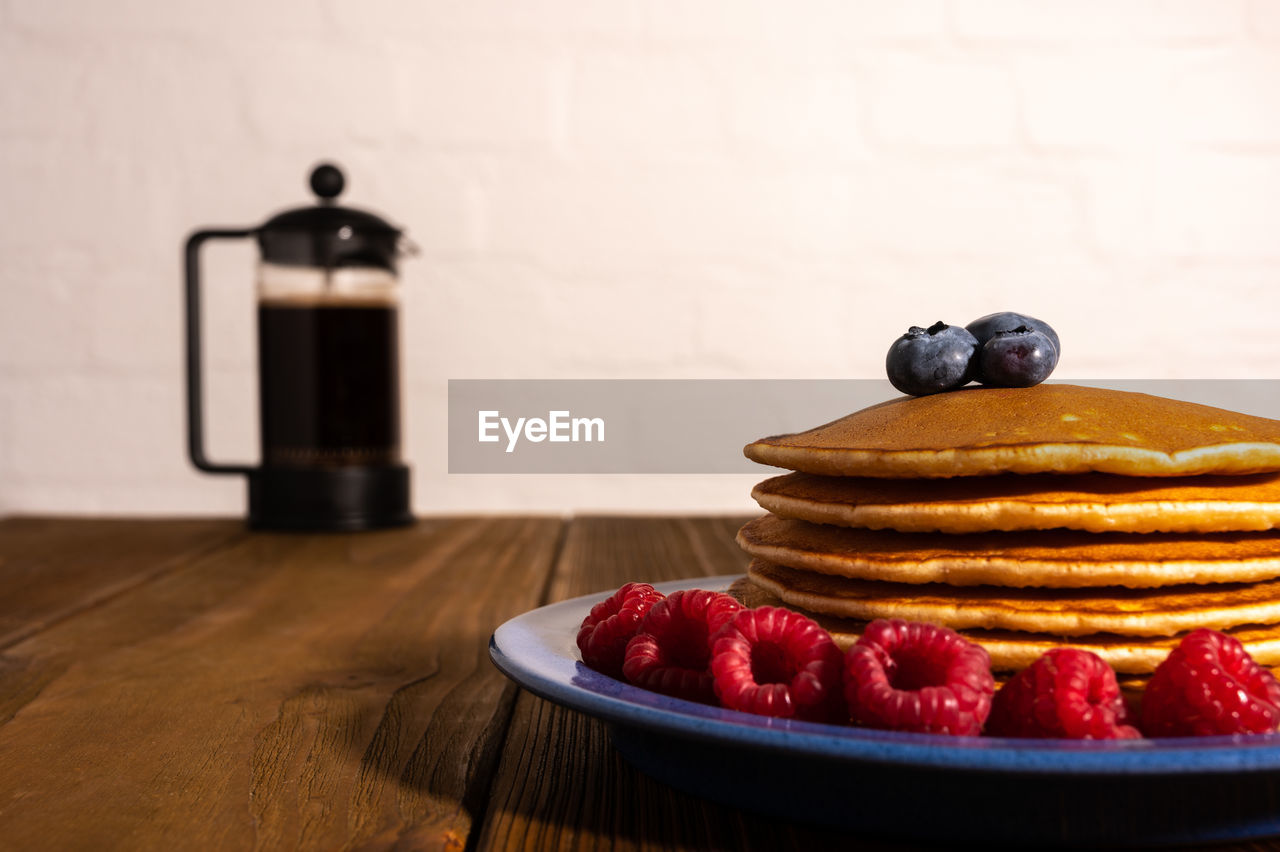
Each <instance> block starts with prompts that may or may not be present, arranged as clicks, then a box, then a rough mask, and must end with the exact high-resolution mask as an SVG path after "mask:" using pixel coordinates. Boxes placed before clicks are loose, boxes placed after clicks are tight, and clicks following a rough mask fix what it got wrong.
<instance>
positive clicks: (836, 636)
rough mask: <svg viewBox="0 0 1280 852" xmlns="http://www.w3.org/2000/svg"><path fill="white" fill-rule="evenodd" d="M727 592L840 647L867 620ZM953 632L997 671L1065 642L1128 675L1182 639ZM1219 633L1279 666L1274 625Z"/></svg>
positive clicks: (746, 587) (751, 590) (747, 584)
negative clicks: (803, 623)
mask: <svg viewBox="0 0 1280 852" xmlns="http://www.w3.org/2000/svg"><path fill="white" fill-rule="evenodd" d="M729 593H730V594H732V595H734V597H736V598H737V599H738V600H740V601H741V602H742V603H743V605H744V606H749V607H757V606H782V607H786V608H787V609H792V610H795V611H796V612H799V613H801V614H803V615H806V616H808V617H810V618H812V619H813V620H814V621H816V622H818V624H820V625H822V627H823V629H825V630H826V631H827V632H828V633H830V634H831V638H832V639H833V640H835V643H836V644H837V645H839V646H840V649H841V650H847V649H848V648H849V646H850V645H852V644H853V643H854V642H856V641H857V640H858V637H859V636H860V635H862V631H863V629H864V628H865V627H866V624H867V622H865V621H860V620H857V619H850V618H838V617H834V616H829V615H823V614H821V613H815V612H810V611H808V610H805V609H803V608H802V607H797V606H792V605H790V604H787V603H784V602H783V601H782V600H781V599H780V598H778V597H777V596H776V595H773V594H771V593H769V592H768V591H766V590H765V589H762V588H760V587H759V586H757V585H755V584H754V583H752V582H751V581H750V580H749V579H747V578H745V577H744V578H741V579H739V580H736V581H735V582H734V583H733V585H732V586H731V587H730V588H729ZM958 632H959V633H960V634H961V635H962V636H964V637H965V638H966V639H968V640H970V641H971V642H975V643H977V644H979V645H981V646H982V647H984V648H986V650H987V653H988V654H989V655H990V656H991V668H992V669H993V670H995V671H997V672H1017V671H1021V670H1022V669H1024V668H1026V667H1027V666H1029V665H1031V664H1032V663H1034V662H1035V661H1036V659H1037V658H1038V657H1040V655H1042V654H1044V653H1045V652H1046V651H1049V650H1050V649H1053V648H1062V647H1068V646H1069V647H1072V648H1082V649H1084V650H1086V651H1092V652H1093V653H1095V654H1097V655H1098V656H1099V657H1102V659H1104V660H1106V661H1107V663H1108V664H1110V666H1111V667H1112V668H1113V669H1115V670H1116V673H1117V674H1119V675H1127V676H1130V677H1131V678H1132V676H1140V675H1146V674H1150V673H1151V672H1153V671H1155V668H1156V666H1158V665H1159V664H1160V663H1161V662H1163V661H1164V658H1165V657H1167V656H1168V655H1169V651H1171V650H1172V649H1173V648H1174V647H1175V646H1176V645H1177V644H1178V642H1180V641H1181V640H1182V635H1177V636H1162V637H1152V638H1144V637H1127V636H1111V635H1105V634H1103V635H1093V636H1077V637H1073V638H1072V639H1071V640H1069V641H1063V640H1062V639H1059V638H1057V637H1053V636H1042V635H1038V634H1035V633H1015V632H1012V631H1005V630H960V631H958ZM1224 632H1226V633H1227V634H1228V635H1230V636H1234V637H1235V638H1236V639H1239V640H1240V642H1241V643H1243V644H1244V646H1245V650H1247V651H1248V652H1249V653H1250V654H1251V655H1252V656H1253V658H1254V659H1255V660H1257V661H1258V662H1259V663H1261V664H1262V665H1264V666H1276V665H1280V625H1247V626H1242V627H1234V628H1231V629H1229V630H1226V631H1224ZM1130 682H1132V681H1130Z"/></svg>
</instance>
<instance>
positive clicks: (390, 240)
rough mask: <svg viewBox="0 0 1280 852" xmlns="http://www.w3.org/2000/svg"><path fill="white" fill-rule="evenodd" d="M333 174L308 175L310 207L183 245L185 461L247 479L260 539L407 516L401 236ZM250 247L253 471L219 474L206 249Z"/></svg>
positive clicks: (208, 232) (325, 168) (381, 523)
mask: <svg viewBox="0 0 1280 852" xmlns="http://www.w3.org/2000/svg"><path fill="white" fill-rule="evenodd" d="M345 183H346V181H345V178H344V176H343V174H342V171H341V170H340V169H339V168H338V167H337V166H334V165H331V164H328V163H323V164H321V165H319V166H317V167H316V168H315V169H314V170H313V171H312V172H311V177H310V185H311V189H312V191H313V192H314V193H315V195H316V203H315V204H314V205H311V206H307V207H299V208H296V209H291V210H286V211H284V212H281V213H278V214H277V215H275V216H273V217H271V218H270V219H268V220H267V221H266V222H264V223H263V224H261V225H258V226H255V227H246V228H208V229H202V230H199V231H196V232H195V233H193V234H192V235H191V236H190V237H189V238H188V239H187V243H186V264H185V266H186V324H187V411H188V418H187V436H188V452H189V455H190V457H191V461H192V463H193V464H194V465H195V466H196V467H197V468H199V469H200V470H202V471H205V472H207V473H214V474H243V475H245V476H246V477H247V478H248V490H249V495H248V504H249V505H248V522H249V526H250V527H252V528H255V529H291V530H358V529H374V528H379V527H390V526H399V525H403V524H408V523H411V522H412V520H413V516H412V512H411V509H410V505H411V502H410V485H409V468H408V467H407V466H406V465H405V464H404V463H403V461H402V459H401V455H400V352H399V337H400V330H399V327H400V319H399V293H400V288H399V281H398V278H397V274H396V266H397V262H398V260H399V258H400V257H401V256H403V254H404V253H405V252H404V246H405V245H406V243H405V241H404V239H403V232H402V231H401V230H400V229H399V228H396V227H395V226H393V225H391V224H390V223H388V222H387V221H386V220H385V219H383V218H382V217H380V216H377V215H375V214H373V213H369V212H366V211H363V210H358V209H355V208H351V207H344V206H340V205H339V204H338V203H337V198H338V196H339V195H340V194H341V193H342V190H343V188H344V186H345ZM232 239H253V240H255V241H256V242H257V246H258V263H257V270H256V288H257V331H258V334H257V338H258V395H259V403H260V405H259V412H260V416H261V423H260V436H261V463H260V464H259V465H257V466H251V465H246V464H220V463H217V462H213V461H211V460H210V459H209V458H208V457H207V456H206V454H205V450H204V428H203V388H202V379H201V365H200V362H201V342H200V252H201V248H202V247H203V246H204V244H205V243H206V242H207V241H209V240H232Z"/></svg>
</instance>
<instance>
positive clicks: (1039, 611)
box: [747, 559, 1280, 636]
mask: <svg viewBox="0 0 1280 852" xmlns="http://www.w3.org/2000/svg"><path fill="white" fill-rule="evenodd" d="M747 576H748V577H750V578H751V581H752V582H753V583H755V584H756V585H757V586H760V587H761V588H763V589H766V590H767V591H769V592H772V593H773V594H775V595H777V596H778V597H779V598H781V599H782V600H784V601H786V602H787V603H788V604H794V605H795V606H799V607H804V608H805V609H808V610H812V611H814V612H821V613H825V614H826V615H836V616H839V617H841V618H858V619H863V620H866V621H870V620H873V619H877V618H901V619H903V620H905V621H927V622H929V623H931V624H941V625H943V626H945V627H951V628H953V629H956V630H960V629H966V628H970V629H973V628H977V629H984V630H1018V631H1024V632H1028V633H1047V634H1050V635H1053V636H1085V635H1088V634H1090V633H1115V634H1118V635H1121V636H1172V635H1174V634H1175V633H1181V632H1184V631H1187V630H1194V629H1196V628H1197V627H1208V628H1211V629H1213V630H1223V629H1226V628H1228V627H1238V626H1240V625H1243V624H1274V623H1276V622H1280V580H1270V581H1266V582H1262V583H1222V584H1217V585H1213V586H1168V587H1166V588H1161V589H1154V590H1152V589H1118V588H1102V589H1052V590H1045V589H1008V588H1002V587H1000V586H969V587H967V588H962V589H957V588H955V587H953V586H945V585H941V584H938V583H930V584H927V585H908V584H906V583H876V582H871V581H868V580H850V579H848V578H847V577H831V576H828V575H825V574H814V573H812V572H810V571H799V570H796V569H795V568H787V567H785V566H782V565H774V564H773V563H771V562H765V561H764V560H761V559H756V560H754V561H752V563H751V565H750V566H749V567H748V568H747Z"/></svg>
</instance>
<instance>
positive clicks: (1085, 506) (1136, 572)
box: [734, 384, 1280, 676]
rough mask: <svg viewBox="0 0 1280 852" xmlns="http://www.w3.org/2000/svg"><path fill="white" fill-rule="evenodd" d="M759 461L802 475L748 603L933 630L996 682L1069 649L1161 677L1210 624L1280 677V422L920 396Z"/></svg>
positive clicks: (848, 631)
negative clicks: (953, 635)
mask: <svg viewBox="0 0 1280 852" xmlns="http://www.w3.org/2000/svg"><path fill="white" fill-rule="evenodd" d="M746 455H747V456H748V457H749V458H751V459H753V460H755V461H758V462H762V463H764V464H769V465H775V466H777V467H783V468H788V469H790V470H793V471H796V472H795V473H791V474H788V475H785V476H779V477H775V478H773V479H769V480H766V481H764V482H762V483H760V484H759V485H757V486H756V488H755V489H754V490H753V491H752V496H753V497H754V498H755V499H756V500H757V502H759V503H760V505H761V506H762V507H763V508H764V509H766V510H768V511H769V512H770V514H768V515H765V516H764V517H762V518H758V519H756V520H754V521H751V522H750V523H748V524H747V525H746V526H744V527H743V528H742V530H741V531H740V532H739V534H738V543H739V544H740V545H741V546H742V548H743V549H744V550H746V551H747V552H748V553H749V554H750V555H751V556H752V557H754V560H753V561H752V563H751V566H750V568H749V569H748V574H747V578H746V579H745V580H744V581H740V582H739V583H738V584H736V586H735V589H734V591H735V592H736V593H737V594H738V595H739V596H740V597H741V598H742V599H743V600H744V602H745V603H747V604H748V605H752V606H758V605H760V604H765V603H772V604H775V605H776V604H779V603H780V604H782V605H785V606H788V607H790V608H792V609H798V610H801V611H803V612H805V613H806V614H808V615H810V616H812V617H814V618H816V619H817V620H818V621H819V622H820V623H822V624H823V626H825V627H826V628H827V629H828V630H829V631H831V633H832V635H833V637H834V638H835V639H836V641H837V643H839V644H840V645H841V646H842V647H847V646H848V645H850V644H851V643H853V642H854V641H855V640H856V639H857V636H858V634H859V633H860V631H861V629H862V626H863V625H864V624H865V623H866V622H867V621H870V620H872V619H876V618H904V619H908V620H913V621H928V622H932V623H935V624H941V625H944V626H947V627H951V628H954V629H956V630H958V631H959V632H960V633H961V634H963V635H965V636H967V637H968V638H970V639H971V640H972V641H974V642H977V643H978V644H980V645H982V646H984V647H985V648H986V649H987V651H988V652H989V653H990V655H991V661H992V667H993V669H995V670H996V671H997V672H1001V671H1004V672H1012V671H1017V670H1019V669H1021V668H1023V667H1025V666H1027V665H1029V664H1030V663H1032V662H1033V661H1034V660H1035V659H1036V658H1037V657H1038V656H1040V655H1041V654H1042V653H1044V652H1045V651H1047V650H1049V649H1050V648H1054V647H1059V646H1064V645H1070V646H1074V647H1079V648H1085V649H1088V650H1090V651H1093V652H1095V653H1097V654H1098V655H1099V656H1101V657H1102V658H1103V659H1105V660H1106V661H1107V662H1109V663H1110V664H1111V665H1112V666H1113V667H1114V668H1115V670H1116V671H1117V672H1119V673H1121V674H1127V675H1135V676H1141V675H1145V674H1149V673H1150V672H1151V671H1153V670H1154V669H1155V667H1156V665H1158V664H1159V663H1160V661H1161V660H1163V659H1164V658H1165V656H1166V655H1167V654H1168V652H1169V650H1170V649H1171V648H1172V647H1173V646H1175V645H1176V644H1177V643H1178V641H1179V640H1180V638H1181V636H1182V635H1183V634H1185V633H1186V632H1188V631H1190V630H1194V629H1196V628H1198V627H1210V628H1214V629H1216V630H1222V631H1224V632H1226V633H1229V634H1231V635H1233V636H1235V637H1236V638H1238V639H1239V640H1240V641H1241V642H1243V643H1244V645H1245V647H1246V648H1247V649H1248V650H1249V652H1250V653H1251V654H1253V656H1254V658H1255V659H1257V660H1258V661H1259V662H1260V663H1263V664H1264V665H1277V664H1280V532H1277V531H1275V528H1276V527H1280V421H1275V420H1268V419H1265V418H1260V417H1252V416H1248V415H1244V414H1239V413H1235V412H1230V411H1224V410H1222V409H1218V408H1211V407H1208V406H1203V405H1196V404H1192V403H1187V402H1179V401H1176V400H1170V399H1164V398H1161V397H1155V396H1148V395H1146V394H1138V393H1126V392H1123V391H1115V390H1103V389H1098V388H1087V387H1078V386H1074V385H1057V384H1055V385H1038V386H1036V387H1032V388H970V389H965V390H959V391H953V392H950V393H942V394H937V395H934V396H925V397H914V398H910V397H909V398H901V399H896V400H892V401H890V402H886V403H883V404H881V405H877V406H873V407H871V408H868V409H864V410H862V411H859V412H856V413H854V414H851V415H849V416H848V417H845V418H843V419H841V420H837V421H835V422H833V423H828V424H827V425H825V426H820V427H818V428H816V429H811V430H809V431H807V432H801V433H799V434H795V435H781V436H777V437H772V438H765V439H763V440H760V441H756V442H754V443H752V444H750V445H748V446H747V447H746Z"/></svg>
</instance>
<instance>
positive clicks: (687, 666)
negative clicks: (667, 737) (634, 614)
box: [622, 589, 742, 704]
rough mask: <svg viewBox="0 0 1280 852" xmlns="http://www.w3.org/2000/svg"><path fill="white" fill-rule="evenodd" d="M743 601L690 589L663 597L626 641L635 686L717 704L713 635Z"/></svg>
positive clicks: (625, 669)
mask: <svg viewBox="0 0 1280 852" xmlns="http://www.w3.org/2000/svg"><path fill="white" fill-rule="evenodd" d="M740 609H742V604H740V603H738V602H737V601H736V600H734V599H733V598H731V597H729V596H728V595H726V594H722V593H720V592H706V591H702V590H700V589H689V590H683V591H678V592H672V593H671V594H670V595H668V596H667V597H666V598H665V599H664V600H661V601H658V602H657V603H656V604H654V606H653V608H652V609H651V610H649V614H648V615H646V616H645V617H644V621H643V622H642V623H641V625H640V631H641V632H640V633H638V634H636V637H635V638H634V639H632V640H631V641H630V642H629V643H627V650H626V655H625V657H624V659H623V662H622V673H623V674H624V675H625V676H626V678H627V680H629V681H631V682H632V683H634V684H635V685H636V686H641V687H644V688H645V689H652V690H653V691H654V692H661V693H663V694H665V695H674V696H676V697H677V698H687V699H689V700H690V701H701V702H702V703H704V704H714V703H715V700H716V696H715V691H714V690H713V688H712V686H711V671H710V670H709V668H708V663H709V662H710V660H711V642H710V637H711V636H714V635H715V633H716V631H718V630H719V629H720V628H721V627H723V626H724V625H725V623H727V622H728V621H729V619H731V618H733V615H734V613H736V612H738V611H739V610H740Z"/></svg>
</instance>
